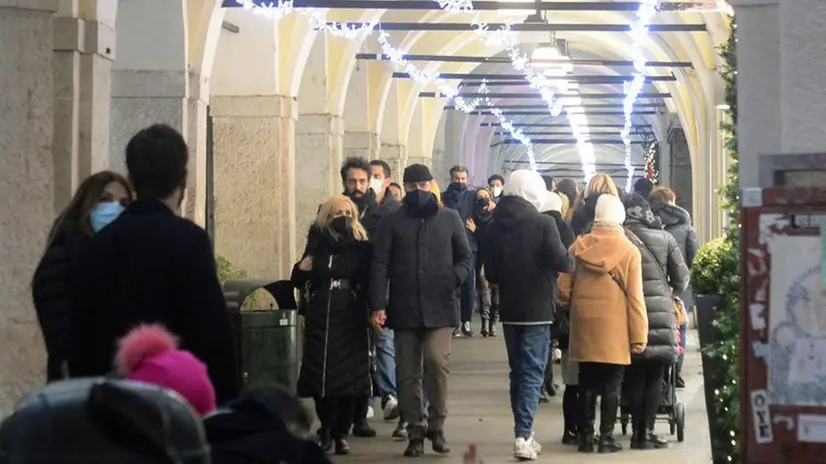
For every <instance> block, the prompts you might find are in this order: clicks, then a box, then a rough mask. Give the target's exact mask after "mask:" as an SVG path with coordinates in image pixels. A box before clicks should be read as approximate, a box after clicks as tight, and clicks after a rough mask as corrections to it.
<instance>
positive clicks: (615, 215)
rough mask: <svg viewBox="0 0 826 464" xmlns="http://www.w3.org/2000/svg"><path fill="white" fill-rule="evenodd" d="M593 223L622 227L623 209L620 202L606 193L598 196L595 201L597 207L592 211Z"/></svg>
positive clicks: (623, 219) (623, 220)
mask: <svg viewBox="0 0 826 464" xmlns="http://www.w3.org/2000/svg"><path fill="white" fill-rule="evenodd" d="M594 222H599V223H602V224H612V225H618V226H620V225H622V223H623V222H625V207H624V206H623V205H622V201H621V200H620V199H619V198H617V197H615V196H614V195H609V194H607V193H603V194H602V195H600V196H599V198H598V199H597V207H596V209H595V210H594Z"/></svg>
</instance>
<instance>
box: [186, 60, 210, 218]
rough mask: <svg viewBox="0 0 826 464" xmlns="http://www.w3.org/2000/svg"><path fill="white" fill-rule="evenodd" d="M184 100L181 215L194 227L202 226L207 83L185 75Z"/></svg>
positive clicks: (204, 202)
mask: <svg viewBox="0 0 826 464" xmlns="http://www.w3.org/2000/svg"><path fill="white" fill-rule="evenodd" d="M188 78H189V86H188V89H187V99H186V100H185V101H184V123H183V124H184V126H183V135H184V137H185V138H186V143H187V146H188V147H189V179H188V181H187V188H186V195H185V197H184V205H183V214H184V217H187V218H189V219H191V220H193V221H195V223H196V224H199V225H201V226H203V225H205V224H206V183H207V177H206V162H207V159H206V150H207V133H206V127H207V116H208V113H209V89H208V83H207V80H206V79H205V78H204V77H202V76H200V75H199V74H195V73H189V76H188Z"/></svg>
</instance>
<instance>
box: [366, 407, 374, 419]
mask: <svg viewBox="0 0 826 464" xmlns="http://www.w3.org/2000/svg"><path fill="white" fill-rule="evenodd" d="M374 415H375V413H374V412H373V406H368V407H367V418H368V419H372V418H373V416H374Z"/></svg>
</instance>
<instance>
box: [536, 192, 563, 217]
mask: <svg viewBox="0 0 826 464" xmlns="http://www.w3.org/2000/svg"><path fill="white" fill-rule="evenodd" d="M539 211H540V212H543V213H545V212H547V211H556V212H559V213H561V212H562V197H560V196H559V194H558V193H556V192H551V191H550V190H546V191H545V202H544V203H543V204H542V208H541V209H540V210H539Z"/></svg>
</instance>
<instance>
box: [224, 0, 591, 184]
mask: <svg viewBox="0 0 826 464" xmlns="http://www.w3.org/2000/svg"><path fill="white" fill-rule="evenodd" d="M236 2H237V3H238V4H239V5H240V6H242V7H243V8H244V9H245V10H248V11H252V12H253V13H254V14H257V15H260V16H264V17H266V18H268V19H271V20H275V21H277V20H280V19H282V18H283V17H285V16H287V15H289V14H291V13H299V14H301V15H303V16H305V17H307V18H308V20H309V22H310V25H311V27H312V28H313V29H314V30H316V31H319V32H325V33H327V34H330V35H332V36H334V37H341V38H346V39H351V40H355V39H363V38H364V37H366V36H368V35H370V34H372V33H373V32H374V31H375V29H376V28H377V26H378V23H377V21H374V22H371V23H362V24H361V25H358V26H352V25H348V24H345V23H328V22H327V21H326V14H325V13H323V12H321V11H319V10H317V9H313V8H295V7H294V4H293V1H292V0H278V1H277V2H275V1H274V2H269V3H261V2H258V3H256V2H255V1H254V0H236ZM438 3H439V6H440V7H441V8H442V9H443V10H445V11H450V12H471V11H472V10H473V5H472V1H471V0H438ZM473 24H474V25H475V26H476V27H475V29H474V30H475V31H476V32H477V33H479V35H480V38H481V40H482V41H483V42H484V43H485V44H486V45H501V44H505V45H506V48H507V53H508V56H509V57H510V58H511V64H512V65H513V67H514V69H516V70H518V71H520V72H522V73H523V74H524V75H525V79H526V80H527V81H528V82H529V83H530V85H531V87H533V88H534V89H536V90H537V91H539V94H540V96H541V97H542V100H543V101H545V103H546V104H547V106H548V110H549V111H550V113H551V115H552V116H558V115H560V114H561V112H562V110H563V105H562V101H561V100H560V99H558V98H556V95H555V93H554V92H553V90H552V88H553V86H554V82H555V81H557V80H558V79H553V80H552V79H548V78H547V77H546V76H544V75H543V74H541V73H540V72H537V71H536V70H535V69H533V67H532V66H531V63H530V58H529V57H528V56H527V55H526V54H524V53H522V51H521V50H520V49H519V48H518V45H517V44H516V43H514V40H513V38H514V34H513V33H512V31H511V30H510V25H509V24H505V26H504V27H502V28H499V29H498V30H495V31H490V29H489V27H488V25H487V24H486V23H484V22H481V21H477V20H476V19H475V18H474V20H473ZM379 27H380V26H379ZM388 38H389V35H388V34H387V33H385V32H383V31H382V32H380V33H379V34H378V41H379V44H380V45H381V47H382V53H383V54H385V55H387V56H388V57H389V59H390V61H391V62H392V63H393V64H394V65H395V66H396V67H398V68H400V69H403V70H404V72H406V73H407V74H408V75H409V76H410V77H411V79H413V80H415V81H416V82H417V83H418V84H420V85H423V86H424V85H427V84H431V83H432V84H434V85H436V86H437V87H438V88H439V95H440V96H443V97H445V98H447V99H450V100H452V101H453V102H454V106H455V107H456V108H457V109H459V110H460V111H463V112H465V113H472V112H473V111H475V110H476V109H477V108H478V106H479V105H480V104H482V103H483V102H484V103H485V104H486V106H487V107H488V108H489V109H490V111H491V114H493V115H494V116H496V118H497V119H498V120H499V123H500V125H501V127H503V128H504V129H505V130H507V131H508V132H509V133H510V135H511V137H513V138H514V139H515V140H518V141H519V142H520V143H522V144H523V145H524V146H525V147H526V149H527V154H528V158H529V161H530V164H531V167H532V169H536V159H535V154H534V151H533V146H532V144H531V139H530V137H528V136H526V135H525V134H524V133H523V132H522V131H521V130H520V129H518V128H516V127H515V126H514V125H513V123H512V122H511V121H509V120H508V119H507V118H506V117H505V116H504V115H503V113H502V111H501V110H500V109H499V108H496V107H495V106H494V104H493V101H492V100H491V99H490V98H489V97H487V96H484V97H480V98H476V99H474V100H473V101H470V102H468V101H466V100H465V99H464V98H462V97H461V96H459V94H458V90H457V89H456V88H455V87H453V86H452V85H450V84H449V83H448V82H446V81H445V80H444V79H442V78H441V77H439V74H438V73H434V72H428V71H425V70H420V69H419V68H417V67H416V66H415V65H413V64H412V63H411V62H409V61H407V60H405V59H404V52H403V51H402V50H399V49H397V48H395V47H394V46H392V45H391V44H390V43H389V41H388ZM479 93H483V94H487V93H488V89H487V86H486V85H484V83H483V87H482V88H480V92H479ZM576 100H579V101H580V102H581V100H580V99H579V98H578V97H576ZM567 116H568V119H569V122H570V123H571V129H572V133H573V135H574V137H575V138H576V139H577V147H578V149H579V151H580V158H582V163H583V171H584V172H585V178H586V180H587V179H589V178H590V177H591V176H592V175H593V173H594V172H595V168H594V155H593V147H592V146H591V144H590V143H589V140H588V136H587V134H586V133H585V131H584V130H583V128H582V127H581V126H583V124H580V123H579V121H580V120H584V121H585V122H586V123H587V119H584V115H579V114H578V115H577V116H573V115H572V114H571V113H569V114H568V115H567Z"/></svg>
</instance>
